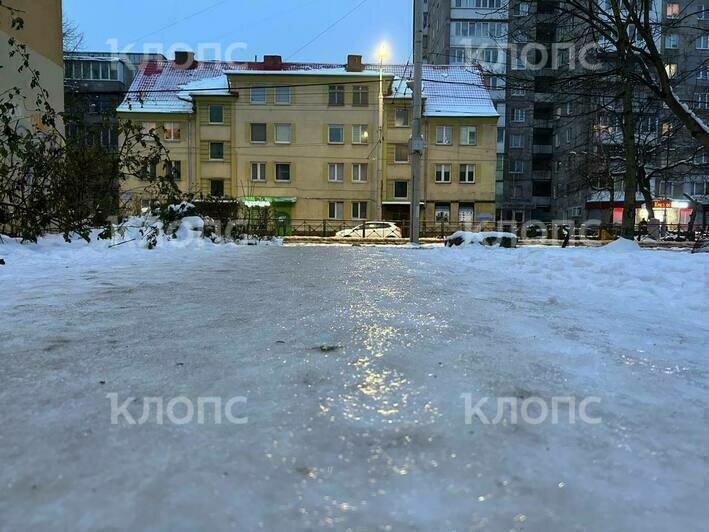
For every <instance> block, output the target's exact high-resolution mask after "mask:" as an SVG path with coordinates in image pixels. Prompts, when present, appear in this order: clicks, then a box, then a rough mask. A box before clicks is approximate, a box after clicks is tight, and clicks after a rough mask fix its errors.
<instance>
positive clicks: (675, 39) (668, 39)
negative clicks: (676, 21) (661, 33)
mask: <svg viewBox="0 0 709 532" xmlns="http://www.w3.org/2000/svg"><path fill="white" fill-rule="evenodd" d="M678 47H679V35H677V34H676V33H671V34H669V35H665V48H668V49H672V50H675V49H677V48H678Z"/></svg>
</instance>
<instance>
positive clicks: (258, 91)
mask: <svg viewBox="0 0 709 532" xmlns="http://www.w3.org/2000/svg"><path fill="white" fill-rule="evenodd" d="M251 103H253V104H258V105H263V104H265V103H266V87H251Z"/></svg>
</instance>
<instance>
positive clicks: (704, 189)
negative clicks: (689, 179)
mask: <svg viewBox="0 0 709 532" xmlns="http://www.w3.org/2000/svg"><path fill="white" fill-rule="evenodd" d="M692 195H693V196H708V195H709V181H695V182H694V183H692Z"/></svg>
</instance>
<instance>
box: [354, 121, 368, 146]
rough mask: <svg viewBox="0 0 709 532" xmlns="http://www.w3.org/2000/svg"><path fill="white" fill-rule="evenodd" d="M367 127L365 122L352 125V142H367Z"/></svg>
mask: <svg viewBox="0 0 709 532" xmlns="http://www.w3.org/2000/svg"><path fill="white" fill-rule="evenodd" d="M368 142H369V127H368V126H367V125H366V124H362V125H355V126H352V144H367V143H368Z"/></svg>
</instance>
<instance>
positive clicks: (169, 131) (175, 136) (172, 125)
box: [163, 122, 182, 142]
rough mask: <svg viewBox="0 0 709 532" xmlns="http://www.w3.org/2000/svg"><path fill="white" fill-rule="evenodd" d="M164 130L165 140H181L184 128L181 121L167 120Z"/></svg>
mask: <svg viewBox="0 0 709 532" xmlns="http://www.w3.org/2000/svg"><path fill="white" fill-rule="evenodd" d="M163 131H164V132H165V140H168V141H171V142H179V140H180V138H181V137H182V128H181V124H180V123H179V122H165V125H163Z"/></svg>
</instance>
